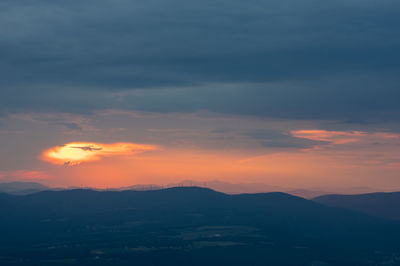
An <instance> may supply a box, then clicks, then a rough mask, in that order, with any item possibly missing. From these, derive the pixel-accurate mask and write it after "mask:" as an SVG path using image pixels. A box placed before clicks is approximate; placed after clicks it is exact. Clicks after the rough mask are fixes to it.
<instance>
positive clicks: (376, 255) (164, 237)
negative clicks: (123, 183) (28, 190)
mask: <svg viewBox="0 0 400 266" xmlns="http://www.w3.org/2000/svg"><path fill="white" fill-rule="evenodd" d="M0 209H1V210H2V213H3V214H6V215H1V216H0V235H1V238H0V265H8V264H10V265H39V264H40V265H64V264H69V265H70V264H72V265H131V264H132V262H135V263H136V264H137V265H188V264H191V265H204V264H208V265H222V264H229V265H269V264H270V265H311V264H312V263H313V262H316V261H320V262H321V261H322V262H328V263H330V264H333V265H363V264H367V262H368V261H370V262H372V263H375V264H378V263H383V262H386V261H387V260H392V259H393V256H398V254H400V253H399V252H400V250H399V246H398V239H399V237H400V224H399V223H397V222H392V221H389V220H385V219H380V218H375V217H371V216H368V215H365V214H362V213H357V212H354V211H349V210H345V209H340V208H334V207H328V206H324V205H321V204H319V203H316V202H313V201H310V200H306V199H303V198H299V197H296V196H292V195H289V194H286V193H281V192H274V193H261V194H239V195H228V194H224V193H220V192H216V191H213V190H210V189H207V188H199V187H178V188H169V189H163V190H151V191H94V190H64V191H43V192H39V193H35V194H29V195H24V196H16V195H10V194H0Z"/></svg>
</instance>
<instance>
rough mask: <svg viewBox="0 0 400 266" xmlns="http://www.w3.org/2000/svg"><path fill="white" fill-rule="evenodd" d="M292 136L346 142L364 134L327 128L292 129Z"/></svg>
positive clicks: (355, 140)
mask: <svg viewBox="0 0 400 266" xmlns="http://www.w3.org/2000/svg"><path fill="white" fill-rule="evenodd" d="M290 133H291V135H292V136H293V137H296V138H303V139H310V140H318V141H327V142H330V143H332V144H347V143H351V142H357V141H359V140H360V137H363V136H366V135H367V133H366V132H362V131H327V130H293V131H291V132H290Z"/></svg>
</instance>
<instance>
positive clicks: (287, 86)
mask: <svg viewBox="0 0 400 266" xmlns="http://www.w3.org/2000/svg"><path fill="white" fill-rule="evenodd" d="M399 12H400V3H399V2H398V1H394V0H380V1H377V0H370V1H361V0H346V1H344V0H343V1H342V0H339V1H331V2H322V1H316V0H304V1H295V0H287V1H277V0H273V1H232V0H231V1H221V0H220V1H215V0H214V1H208V0H206V1H183V0H171V1H161V0H148V1H139V0H136V1H125V0H114V1H105V0H96V1H74V0H72V1H64V2H58V1H49V0H48V1H46V0H36V1H35V0H21V1H11V0H4V1H2V2H1V3H0V55H1V58H2V60H1V61H0V73H1V79H0V90H1V94H2V95H1V96H2V97H1V98H0V105H1V109H0V114H1V112H5V111H14V110H56V111H71V112H90V111H91V110H93V109H103V108H127V109H133V110H147V111H156V112H175V111H177V112H188V111H196V110H204V109H206V110H211V111H216V112H223V113H228V114H242V115H255V116H266V117H286V118H309V119H312V118H317V119H341V120H347V121H363V120H369V119H383V118H384V119H388V120H393V119H397V117H398V116H397V114H398V112H399V111H400V104H399V101H398V99H399V98H400V90H399V87H398V84H399V78H398V76H399V74H400V73H399V67H400V60H399V59H400V53H398V50H399V48H400V47H399V46H400V36H399V35H398V28H399V26H400V18H399V16H398V14H399Z"/></svg>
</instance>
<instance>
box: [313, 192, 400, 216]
mask: <svg viewBox="0 0 400 266" xmlns="http://www.w3.org/2000/svg"><path fill="white" fill-rule="evenodd" d="M313 201H315V202H318V203H322V204H324V205H328V206H335V207H341V208H346V209H350V210H355V211H360V212H364V213H368V214H370V215H374V216H378V217H384V218H390V219H397V220H400V192H390V193H385V192H378V193H369V194H360V195H325V196H320V197H316V198H314V199H313Z"/></svg>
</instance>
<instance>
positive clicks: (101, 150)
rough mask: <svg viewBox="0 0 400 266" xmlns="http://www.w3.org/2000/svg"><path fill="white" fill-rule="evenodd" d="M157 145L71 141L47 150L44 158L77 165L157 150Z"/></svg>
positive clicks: (55, 162)
mask: <svg viewBox="0 0 400 266" xmlns="http://www.w3.org/2000/svg"><path fill="white" fill-rule="evenodd" d="M157 149H158V147H157V146H155V145H146V144H135V143H126V142H121V143H112V144H103V143H94V142H71V143H67V144H63V145H60V146H57V147H53V148H50V149H48V150H45V151H44V152H43V154H42V159H43V160H45V161H47V162H50V163H53V164H59V165H77V164H80V163H83V162H91V161H98V160H100V159H101V158H102V157H109V156H118V155H132V154H137V153H141V152H145V151H153V150H157Z"/></svg>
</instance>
